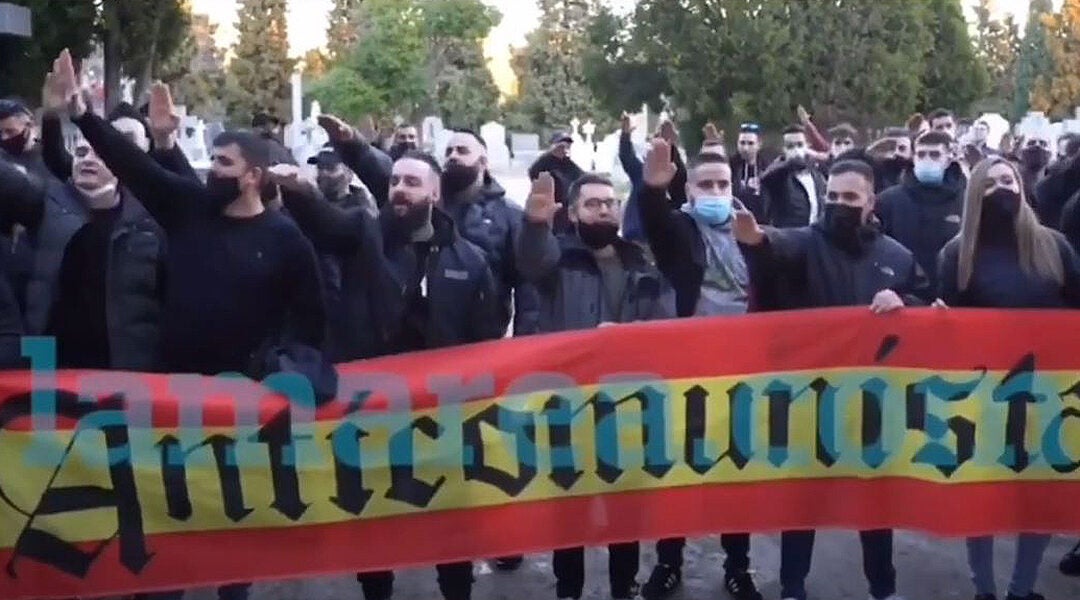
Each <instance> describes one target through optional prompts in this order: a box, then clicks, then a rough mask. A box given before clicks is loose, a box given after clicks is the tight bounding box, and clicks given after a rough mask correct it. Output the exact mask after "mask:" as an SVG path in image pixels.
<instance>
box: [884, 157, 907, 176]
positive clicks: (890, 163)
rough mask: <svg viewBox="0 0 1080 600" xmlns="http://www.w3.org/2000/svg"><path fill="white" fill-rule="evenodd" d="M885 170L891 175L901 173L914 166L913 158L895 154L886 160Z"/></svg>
mask: <svg viewBox="0 0 1080 600" xmlns="http://www.w3.org/2000/svg"><path fill="white" fill-rule="evenodd" d="M884 166H885V172H886V173H889V174H890V175H899V174H900V173H903V172H904V171H906V170H907V169H910V168H912V167H913V166H914V163H912V162H911V159H908V158H904V157H903V156H894V157H892V158H890V159H888V160H886V161H885V162H884Z"/></svg>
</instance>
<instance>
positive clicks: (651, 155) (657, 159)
mask: <svg viewBox="0 0 1080 600" xmlns="http://www.w3.org/2000/svg"><path fill="white" fill-rule="evenodd" d="M676 171H677V167H676V166H675V163H674V162H672V160H671V144H669V143H668V142H666V141H664V140H663V139H661V138H656V139H654V140H653V141H652V143H651V144H650V146H649V152H648V153H647V154H646V155H645V164H644V168H643V171H642V179H643V180H644V181H645V185H647V186H649V187H651V188H655V189H662V190H666V189H667V188H668V186H669V185H671V181H672V180H673V179H675V173H676Z"/></svg>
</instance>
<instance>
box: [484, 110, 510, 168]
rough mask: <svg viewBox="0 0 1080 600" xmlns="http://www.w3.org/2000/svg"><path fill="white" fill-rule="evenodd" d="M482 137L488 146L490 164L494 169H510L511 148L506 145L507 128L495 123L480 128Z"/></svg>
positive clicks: (485, 124)
mask: <svg viewBox="0 0 1080 600" xmlns="http://www.w3.org/2000/svg"><path fill="white" fill-rule="evenodd" d="M480 137H481V138H483V140H484V143H486V144H487V152H488V164H489V165H490V166H491V168H493V169H509V168H510V148H508V147H507V145H506V127H503V126H502V124H500V123H496V122H494V121H492V122H490V123H484V124H483V125H482V126H481V127H480Z"/></svg>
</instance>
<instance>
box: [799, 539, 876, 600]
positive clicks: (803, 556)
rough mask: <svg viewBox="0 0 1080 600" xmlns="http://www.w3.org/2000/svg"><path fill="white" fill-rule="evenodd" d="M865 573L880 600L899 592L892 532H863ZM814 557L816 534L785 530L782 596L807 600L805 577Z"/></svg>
mask: <svg viewBox="0 0 1080 600" xmlns="http://www.w3.org/2000/svg"><path fill="white" fill-rule="evenodd" d="M859 541H860V542H862V551H863V573H864V574H865V575H866V581H867V582H868V583H869V584H870V595H871V596H872V597H874V598H876V599H877V600H882V599H884V598H888V597H889V596H891V595H893V594H895V593H896V569H894V568H893V562H892V554H893V551H892V547H893V532H892V530H891V529H879V530H876V531H860V532H859ZM813 555H814V532H813V531H785V532H784V534H783V536H781V541H780V597H781V598H795V600H806V577H807V575H809V574H810V562H811V560H812V558H813Z"/></svg>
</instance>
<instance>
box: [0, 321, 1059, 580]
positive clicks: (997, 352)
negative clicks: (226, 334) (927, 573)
mask: <svg viewBox="0 0 1080 600" xmlns="http://www.w3.org/2000/svg"><path fill="white" fill-rule="evenodd" d="M1078 332H1080V313H1076V312H1027V311H961V310H952V311H937V310H930V309H924V310H908V311H904V312H902V313H900V314H894V315H889V316H873V315H871V314H869V312H868V311H867V310H865V309H862V308H858V309H838V310H826V311H808V312H797V313H778V314H770V315H753V316H748V317H742V318H717V319H692V320H682V321H669V322H656V323H645V324H636V325H623V326H618V327H610V328H604V329H599V330H594V331H583V332H573V333H566V334H559V335H551V336H539V337H530V338H521V339H513V340H503V341H498V342H491V343H486V344H479V345H475V346H468V347H461V348H454V349H449V350H444V351H436V352H426V353H418V354H410V355H402V356H396V357H390V358H385V359H380V360H374V361H367V362H358V363H353V364H347V365H342V366H340V367H339V372H340V375H341V382H340V391H339V394H338V399H337V400H335V401H333V402H331V403H328V404H325V405H322V406H319V407H318V408H317V409H316V408H315V406H314V401H313V400H312V399H311V393H310V389H305V384H306V382H304V381H302V380H296V379H295V378H293V377H292V376H284V375H283V376H280V377H279V378H278V377H275V378H272V379H271V380H268V381H266V382H264V383H263V384H255V383H252V382H250V381H248V380H244V379H240V378H229V377H215V378H204V377H195V376H181V375H141V374H120V373H100V372H55V371H50V370H48V369H45V368H42V365H41V364H38V363H39V362H40V361H38V362H36V363H35V368H34V369H33V370H32V371H26V372H12V373H6V374H0V564H2V565H3V570H2V571H0V598H3V599H5V600H6V599H25V598H65V597H71V596H75V595H79V596H83V597H86V596H95V595H107V594H112V593H126V592H132V591H147V590H167V589H183V588H190V587H198V586H204V585H212V584H220V583H226V582H236V581H254V580H259V579H265V578H294V577H306V576H314V575H322V574H331V573H344V572H357V571H368V570H376V569H386V568H396V567H404V566H409V565H423V564H431V563H436V562H445V561H451V560H457V559H471V558H480V557H491V556H504V555H512V554H516V553H520V552H530V551H539V550H548V549H551V548H561V547H571V546H576V545H586V546H590V545H598V544H602V543H606V542H612V541H630V540H653V539H657V538H662V537H671V536H681V535H690V536H692V535H697V534H705V533H715V532H725V531H726V532H741V531H753V532H765V531H777V530H784V529H791V528H813V527H839V528H852V529H873V528H883V527H896V528H904V529H916V530H922V531H926V532H930V533H934V534H940V535H947V536H956V535H969V534H984V533H1003V532H1016V531H1035V532H1074V533H1075V532H1080V510H1077V499H1078V498H1080V475H1078V472H1077V471H1078V469H1080V393H1078V392H1080V352H1077V342H1076V340H1077V333H1078ZM38 342H43V340H29V341H28V342H27V343H26V346H27V347H31V348H30V349H31V350H34V348H32V347H33V346H34V345H35V343H38ZM35 357H36V355H35Z"/></svg>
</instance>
